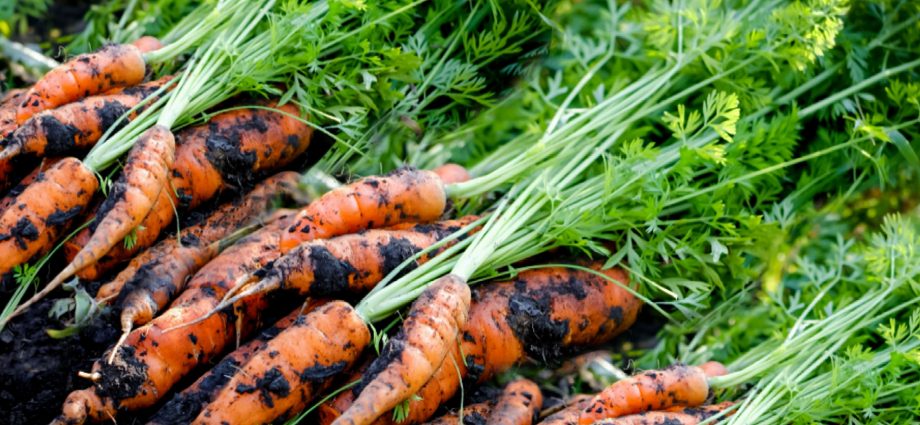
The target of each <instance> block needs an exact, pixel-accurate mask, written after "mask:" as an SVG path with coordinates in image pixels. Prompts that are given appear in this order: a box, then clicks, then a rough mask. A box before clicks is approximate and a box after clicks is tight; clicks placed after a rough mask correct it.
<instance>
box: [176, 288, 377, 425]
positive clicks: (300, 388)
mask: <svg viewBox="0 0 920 425" xmlns="http://www.w3.org/2000/svg"><path fill="white" fill-rule="evenodd" d="M369 342H370V331H369V330H368V328H367V325H366V324H365V323H364V320H363V319H362V318H361V317H360V316H358V313H357V312H355V310H354V308H352V307H351V306H350V305H349V304H348V303H346V302H343V301H333V302H330V303H328V304H326V305H323V306H322V307H319V308H317V309H316V310H315V311H313V312H311V313H309V314H307V315H306V316H303V317H302V318H300V319H298V320H297V321H296V322H294V324H293V325H291V326H290V327H288V328H287V329H285V330H283V331H281V332H280V333H279V334H278V336H276V337H275V338H273V339H272V340H270V341H268V343H267V346H266V347H265V349H263V350H261V351H259V352H258V353H256V354H255V355H253V356H252V358H250V359H249V361H247V362H246V363H245V364H244V365H243V366H242V367H241V370H240V373H237V374H235V375H234V376H233V377H232V378H231V379H230V382H228V383H227V385H225V386H224V388H223V389H222V390H221V391H220V392H219V394H218V395H217V396H216V397H215V399H214V401H212V402H211V403H210V404H209V405H208V406H207V407H205V408H204V410H202V412H201V414H199V415H198V417H197V418H196V419H195V421H193V422H192V423H193V424H221V425H223V424H227V425H232V424H254V425H255V424H263V423H271V422H273V421H274V420H276V419H278V418H280V417H282V416H284V415H285V414H289V413H293V412H297V411H300V410H302V409H303V408H304V407H306V405H307V403H309V402H310V401H311V400H312V399H313V398H314V397H316V395H318V394H319V392H321V391H323V390H324V389H325V388H327V387H328V386H329V384H331V383H332V380H331V379H330V378H331V377H333V376H335V375H336V374H338V373H340V372H342V371H343V370H345V369H347V368H349V367H351V365H352V364H354V362H355V360H356V359H357V358H358V356H359V355H360V354H361V352H362V351H363V350H364V348H365V347H366V346H367V344H368V343H369Z"/></svg>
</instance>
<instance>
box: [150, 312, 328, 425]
mask: <svg viewBox="0 0 920 425" xmlns="http://www.w3.org/2000/svg"><path fill="white" fill-rule="evenodd" d="M325 303H326V301H312V300H311V301H309V302H307V303H306V304H305V305H304V306H302V307H298V308H296V309H295V310H294V311H292V312H291V313H290V314H288V315H287V316H284V317H283V318H281V319H280V320H278V321H277V322H275V324H274V325H272V326H270V327H269V328H267V329H265V330H263V331H261V332H259V333H258V334H257V335H256V336H255V337H254V338H253V339H252V340H250V341H249V342H247V343H246V344H243V345H242V346H240V347H239V348H237V349H236V350H234V351H233V352H231V353H230V354H227V355H226V356H224V358H223V359H221V360H220V361H219V362H218V363H217V364H215V365H214V367H212V368H211V369H210V370H208V371H207V372H205V374H204V375H201V376H200V377H199V378H198V379H197V380H195V382H194V383H192V385H190V386H188V387H187V388H185V389H184V390H182V392H180V393H178V394H176V395H174V396H173V398H171V399H170V400H169V401H168V402H167V403H166V404H165V405H163V407H161V408H160V409H159V410H157V413H156V414H154V415H153V417H152V418H150V420H149V422H148V423H149V424H151V425H184V424H187V423H190V422H192V420H193V419H195V417H197V416H198V414H199V413H201V410H202V409H203V408H204V407H205V406H206V405H207V404H208V403H210V402H211V401H213V400H214V399H215V398H216V397H217V395H218V393H219V392H220V390H221V389H222V388H224V387H226V386H227V383H228V382H230V378H232V377H233V376H234V375H236V374H238V373H239V372H240V368H241V366H242V365H243V364H245V363H246V362H247V361H248V360H249V359H250V358H252V356H253V355H254V354H255V353H258V352H261V351H262V350H264V349H265V347H267V346H268V341H270V340H272V339H273V338H275V337H276V336H278V334H279V333H280V332H281V331H283V330H285V329H287V328H288V327H290V326H291V325H292V324H293V323H294V321H295V320H297V319H298V318H299V317H301V316H303V315H305V314H307V313H309V312H311V311H313V310H314V309H315V308H317V307H319V306H321V305H323V304H325Z"/></svg>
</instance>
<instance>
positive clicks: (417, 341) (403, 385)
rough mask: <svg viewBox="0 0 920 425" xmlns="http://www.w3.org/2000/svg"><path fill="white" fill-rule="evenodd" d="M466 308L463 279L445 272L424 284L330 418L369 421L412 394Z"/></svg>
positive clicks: (360, 424)
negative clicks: (348, 401) (347, 403)
mask: <svg viewBox="0 0 920 425" xmlns="http://www.w3.org/2000/svg"><path fill="white" fill-rule="evenodd" d="M469 308H470V289H469V286H467V284H466V282H465V281H464V280H463V279H461V278H459V277H457V276H454V275H451V274H448V275H446V276H444V277H442V278H440V279H438V280H436V281H435V282H433V283H432V284H431V285H430V286H428V287H427V288H426V289H425V291H424V292H422V294H421V295H420V296H419V297H418V299H417V300H415V302H413V303H412V307H411V309H410V311H409V315H408V317H407V318H406V320H405V322H403V327H402V328H401V329H400V331H399V333H397V335H396V336H395V337H394V338H393V339H391V340H390V341H389V342H388V343H387V345H386V346H385V347H384V349H383V352H382V353H381V355H380V357H379V358H378V359H377V360H375V361H374V362H373V363H372V364H371V366H370V367H369V368H368V370H367V372H366V373H365V375H364V377H363V378H362V379H361V384H360V389H359V391H358V393H359V394H358V397H357V398H356V399H355V401H354V404H352V405H351V407H349V408H348V410H346V411H345V412H344V413H342V416H339V417H338V418H337V419H336V420H335V422H333V424H340V425H345V424H349V425H366V424H370V423H372V422H373V421H374V420H375V419H377V418H378V417H380V416H381V415H383V414H384V413H386V412H388V411H389V410H390V409H392V408H394V407H396V405H397V404H399V403H400V402H402V401H403V400H405V399H408V398H409V396H411V395H412V394H415V393H416V392H417V391H418V390H419V389H420V388H421V387H422V386H423V385H425V383H426V382H428V380H429V379H430V378H431V377H432V376H433V375H434V374H435V372H436V371H437V369H438V368H439V367H440V366H441V363H443V362H444V359H445V358H446V357H447V355H448V353H449V352H450V349H451V346H453V345H456V344H457V334H458V332H459V331H460V329H461V328H462V327H463V326H464V325H465V324H466V319H467V314H468V312H469Z"/></svg>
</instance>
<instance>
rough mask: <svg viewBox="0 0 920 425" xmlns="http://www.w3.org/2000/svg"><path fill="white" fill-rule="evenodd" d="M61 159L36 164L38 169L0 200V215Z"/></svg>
mask: <svg viewBox="0 0 920 425" xmlns="http://www.w3.org/2000/svg"><path fill="white" fill-rule="evenodd" d="M60 160H61V158H45V159H43V160H42V162H41V163H39V164H38V167H35V169H34V170H32V172H31V173H29V174H27V175H26V176H25V177H23V178H22V180H20V181H19V183H18V184H17V185H16V186H13V187H12V188H11V189H10V191H9V192H7V194H6V196H4V197H3V199H0V213H2V212H3V211H4V210H6V209H7V208H9V206H10V205H13V201H15V200H16V197H17V196H19V194H20V193H22V192H23V191H24V190H25V189H26V188H27V187H29V185H30V184H32V182H34V181H35V179H37V178H38V175H39V174H40V173H42V172H44V171H45V170H47V169H49V168H51V166H52V165H54V164H56V163H57V162H58V161H60Z"/></svg>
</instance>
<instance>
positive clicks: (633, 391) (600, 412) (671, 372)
mask: <svg viewBox="0 0 920 425" xmlns="http://www.w3.org/2000/svg"><path fill="white" fill-rule="evenodd" d="M707 372H709V373H717V374H722V373H723V372H725V368H724V366H721V365H720V364H718V363H715V362H710V363H708V364H706V365H705V366H703V367H696V366H684V365H672V366H670V367H668V368H667V369H663V370H653V371H647V372H644V373H641V374H639V375H636V376H632V377H630V378H627V379H624V380H621V381H618V382H616V383H614V384H613V385H610V386H609V387H607V388H605V389H604V391H601V393H600V394H598V395H597V396H595V397H594V400H592V401H591V404H590V405H589V406H588V407H586V408H585V409H584V410H582V412H581V416H580V417H579V418H578V423H579V424H580V425H588V424H592V423H594V422H596V421H599V420H601V419H607V418H617V417H620V416H626V415H633V414H637V413H642V412H648V411H652V410H662V409H667V408H669V407H673V406H689V407H695V406H700V405H702V404H703V403H704V402H705V401H706V398H708V397H709V381H708V378H710V377H711V375H707Z"/></svg>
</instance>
